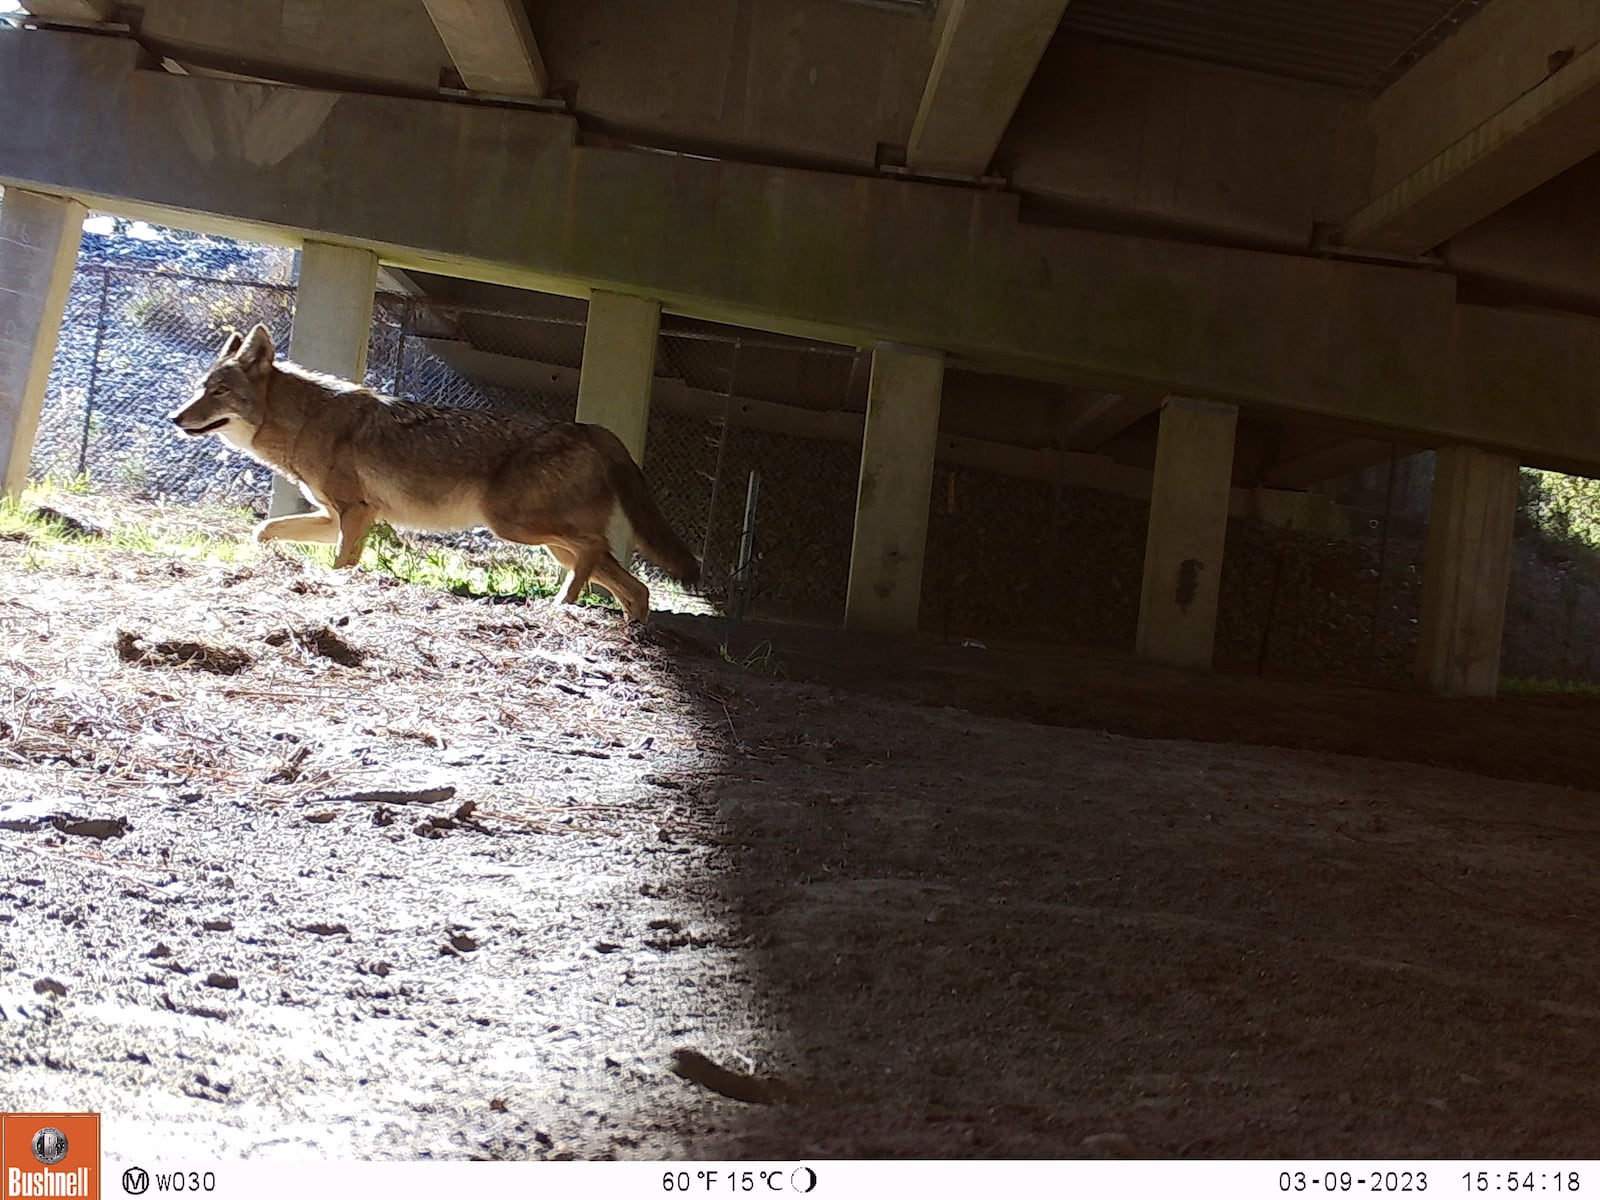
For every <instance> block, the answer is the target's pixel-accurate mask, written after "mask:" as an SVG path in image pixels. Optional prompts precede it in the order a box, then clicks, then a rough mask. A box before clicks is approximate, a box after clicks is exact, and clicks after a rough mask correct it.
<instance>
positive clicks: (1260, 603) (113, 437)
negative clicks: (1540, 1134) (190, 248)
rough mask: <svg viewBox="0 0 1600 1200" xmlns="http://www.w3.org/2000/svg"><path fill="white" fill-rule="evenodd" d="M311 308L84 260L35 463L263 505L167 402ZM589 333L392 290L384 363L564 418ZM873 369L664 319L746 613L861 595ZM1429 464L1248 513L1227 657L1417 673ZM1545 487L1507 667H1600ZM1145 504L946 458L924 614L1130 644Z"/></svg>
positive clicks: (380, 366) (680, 494)
mask: <svg viewBox="0 0 1600 1200" xmlns="http://www.w3.org/2000/svg"><path fill="white" fill-rule="evenodd" d="M100 250H101V251H102V252H103V251H104V247H103V246H102V247H100ZM234 269H238V270H244V269H248V263H246V264H244V265H239V266H236V268H234ZM283 274H284V275H286V272H284V273H283ZM293 312H294V291H293V288H292V287H291V286H290V285H289V284H288V283H287V282H284V281H283V279H282V278H273V279H268V280H261V279H249V278H232V277H228V276H227V275H223V274H203V273H197V272H192V271H182V270H173V269H171V268H170V267H163V266H160V265H151V264H150V263H115V262H106V261H85V262H84V263H82V265H81V266H80V269H79V271H78V273H77V276H76V278H75V280H74V283H73V286H72V292H71V296H70V299H69V308H68V315H67V320H66V321H65V322H64V325H63V329H62V334H61V340H60V347H59V350H58V352H57V356H56V361H55V365H54V371H53V373H52V376H51V382H50V387H49V392H48V395H47V401H46V405H45V410H44V414H43V419H42V423H41V428H40V433H39V438H38V442H37V444H36V447H35V451H34V457H33V464H32V465H33V471H34V473H35V475H36V476H42V475H45V474H47V473H48V474H52V475H55V476H56V477H58V478H62V477H70V476H75V475H80V474H83V473H87V474H88V475H89V476H90V479H91V481H92V484H93V486H95V487H96V488H99V489H104V490H117V491H125V492H142V493H145V494H148V495H151V496H159V497H165V498H174V499H179V500H184V501H199V500H213V501H223V502H229V503H237V504H254V505H256V506H257V507H259V506H260V505H261V504H262V503H263V502H264V498H265V496H266V492H267V487H268V475H267V472H266V470H265V469H264V468H262V467H261V466H260V465H259V464H256V463H254V462H252V461H251V460H250V459H248V458H246V457H245V456H243V455H240V454H238V453H237V452H235V451H233V450H232V449H230V448H228V447H226V446H223V445H221V444H219V443H218V442H217V441H216V440H215V439H210V438H203V439H184V438H181V437H179V436H177V435H176V434H175V433H174V432H173V431H172V430H171V428H170V426H169V425H168V424H167V422H166V421H165V419H164V417H165V414H166V413H167V412H168V411H170V410H171V409H172V408H173V407H175V406H176V405H178V404H180V403H182V402H183V401H184V400H185V399H186V398H187V396H188V394H189V392H190V389H191V388H192V386H193V383H194V381H195V380H196V379H197V378H198V377H199V376H200V374H201V373H202V372H203V371H204V370H205V368H206V367H207V365H208V364H209V363H210V361H211V359H212V356H213V355H214V354H215V351H216V349H217V347H218V346H219V345H220V343H221V342H222V340H223V338H224V337H225V335H226V334H227V333H228V332H229V331H232V330H246V329H248V328H249V327H250V326H251V325H253V324H255V323H257V322H261V323H264V324H266V325H267V326H268V328H269V329H271V331H272V333H273V336H274V338H275V340H277V341H278V343H279V344H280V346H287V344H288V337H289V331H290V327H291V324H292V319H293ZM583 337H584V319H583V309H582V306H581V304H578V303H577V302H573V301H563V302H559V303H556V302H550V303H547V304H543V305H542V306H541V307H538V308H536V309H535V310H534V311H510V310H505V311H502V310H496V309H491V308H483V307H468V306H459V305H450V304H441V303H437V302H433V301H430V300H425V299H421V298H418V297H415V296H411V295H401V294H393V293H383V294H380V295H379V296H378V298H377V301H376V305H375V313H374V320H373V327H372V337H371V343H370V347H369V354H368V369H367V382H368V384H369V385H371V386H373V387H375V388H377V389H379V390H381V391H384V392H388V393H391V394H395V395H400V396H404V397H407V398H409V399H415V400H421V401H424V402H427V403H433V404H440V405H447V406H468V407H486V408H497V409H504V410H507V411H516V412H525V413H529V412H531V413H536V414H538V415H540V416H544V417H547V418H550V419H560V420H569V419H571V418H572V417H573V415H574V414H575V412H576V407H577V395H578V376H579V367H580V365H581V362H582V354H583ZM869 366H870V363H869V360H868V358H867V357H866V356H865V355H863V354H861V353H858V352H856V351H854V350H851V349H847V348H842V347H833V346H826V345H821V344H817V343H808V342H801V341H798V340H791V339H775V338H771V337H765V336H761V335H753V334H741V333H738V332H735V331H731V330H723V329H719V328H717V327H714V326H705V325H700V324H697V323H692V322H682V321H672V320H669V321H667V322H665V323H664V325H663V328H662V332H661V336H660V341H659V345H658V352H657V358H656V383H655V389H654V396H653V401H652V408H651V416H650V425H649V430H648V436H647V442H646V450H645V458H644V464H643V465H644V469H645V474H646V476H647V478H648V480H649V482H650V485H651V490H652V492H653V493H654V494H655V496H656V497H657V498H658V501H659V503H660V504H661V506H662V509H663V511H664V512H665V514H666V515H667V517H668V519H669V520H670V521H671V522H672V524H673V526H674V527H675V528H676V529H677V530H678V531H679V532H680V534H681V535H682V536H683V537H684V540H685V541H686V542H688V544H689V545H690V546H691V547H692V548H694V549H695V551H696V552H697V553H699V554H700V555H701V556H702V557H703V559H704V575H705V580H706V588H707V591H708V592H709V593H710V594H711V595H712V596H713V597H714V598H717V599H721V600H722V601H724V602H725V603H726V605H727V607H728V608H729V609H730V610H731V611H734V612H736V613H742V612H746V611H748V612H750V613H752V614H754V615H767V616H780V617H803V618H814V619H823V620H830V619H836V618H837V617H838V615H839V614H840V613H841V612H842V610H843V605H844V598H845V591H846V586H847V581H848V576H849V564H850V544H851V534H852V526H853V520H854V508H855V496H856V488H857V481H858V474H859V463H860V438H861V429H862V422H863V413H864V408H865V395H866V378H867V373H868V369H869ZM1430 480H1431V463H1430V461H1429V459H1428V457H1427V456H1422V457H1401V456H1398V455H1397V456H1396V457H1394V458H1392V459H1391V461H1390V462H1388V463H1387V464H1380V465H1379V466H1377V467H1374V468H1372V469H1371V470H1369V471H1367V472H1365V473H1364V474H1363V475H1361V476H1358V477H1351V478H1350V479H1348V480H1346V481H1345V482H1344V483H1343V484H1342V485H1341V487H1340V489H1339V492H1338V495H1337V496H1336V499H1337V500H1338V501H1339V502H1340V504H1341V506H1342V507H1340V508H1339V510H1338V511H1339V513H1340V514H1341V516H1342V519H1343V528H1332V527H1323V528H1314V529H1307V528H1300V529H1293V528H1284V527H1283V526H1282V525H1281V524H1268V523H1264V522H1262V521H1257V520H1250V519H1244V518H1235V519H1233V520H1231V521H1230V522H1229V529H1228V539H1227V549H1226V556H1225V560H1224V564H1223V568H1222V576H1221V606H1220V614H1219V623H1218V632H1217V658H1218V661H1219V663H1221V664H1222V665H1225V666H1228V667H1231V668H1234V669H1239V670H1250V671H1258V672H1263V673H1272V674H1283V673H1292V674H1300V675H1318V676H1337V677H1345V678H1358V679H1372V680H1388V681H1396V682H1399V681H1404V680H1406V679H1408V678H1409V676H1410V673H1411V669H1412V662H1413V659H1414V654H1415V642H1416V633H1417V626H1418V620H1419V618H1420V612H1419V608H1420V596H1421V581H1422V565H1423V564H1422V557H1423V550H1424V545H1425V539H1426V520H1427V493H1428V484H1429V482H1430ZM1552 495H1553V493H1550V492H1549V490H1548V489H1546V490H1545V491H1543V492H1541V491H1538V490H1537V489H1535V491H1533V492H1530V493H1529V494H1528V495H1526V496H1525V497H1524V504H1523V508H1522V518H1521V520H1520V521H1519V527H1518V537H1517V543H1516V550H1515V560H1514V563H1513V573H1512V588H1511V596H1510V603H1509V605H1508V614H1507V626H1506V641H1505V646H1506V652H1505V669H1506V673H1507V674H1511V675H1521V676H1544V677H1551V678H1557V679H1562V680H1569V681H1570V680H1586V679H1590V678H1594V677H1596V675H1597V673H1600V662H1597V661H1596V658H1597V646H1600V560H1597V559H1596V557H1595V555H1594V553H1593V552H1592V551H1591V550H1589V549H1587V548H1586V547H1587V546H1588V544H1589V543H1587V542H1585V540H1584V538H1583V537H1580V536H1578V535H1577V533H1573V532H1572V531H1571V530H1570V529H1569V530H1568V531H1567V534H1565V535H1563V536H1552V535H1551V530H1552V529H1553V528H1555V526H1554V525H1553V524H1552V520H1553V518H1552V517H1551V512H1553V511H1555V510H1554V509H1553V508H1552V505H1553V504H1554V503H1555V501H1554V500H1553V499H1552ZM1563 503H1564V504H1566V505H1567V506H1568V508H1570V507H1571V506H1572V504H1574V503H1576V501H1573V500H1572V499H1571V498H1570V497H1568V498H1567V499H1566V500H1564V501H1563ZM1561 511H1563V512H1564V511H1567V510H1566V509H1563V510H1561ZM1147 521H1148V504H1147V503H1146V502H1145V501H1144V500H1142V499H1138V498H1132V497H1128V496H1123V495H1119V494H1115V493H1111V492H1104V491H1095V490H1088V489H1084V488H1078V487H1071V486H1067V485H1066V484H1065V483H1064V482H1061V481H1054V482H1053V481H1051V480H1049V479H1047V478H1019V477H1016V476H1012V475H1009V474H1003V473H999V472H997V471H992V470H984V469H979V468H977V467H974V466H970V465H965V464H964V463H961V462H958V461H952V460H949V459H945V458H941V460H940V461H939V462H938V463H937V464H936V467H935V472H934V479H933V489H932V496H931V501H930V509H929V522H928V542H927V553H926V559H925V568H924V579H923V617H924V626H925V628H926V629H927V630H929V631H931V632H936V633H939V634H942V635H943V636H945V637H946V638H948V639H951V640H966V639H986V638H987V639H991V640H992V639H996V638H1016V639H1029V638H1046V639H1050V640H1055V641H1062V642H1069V643H1077V644H1085V645H1102V646H1109V647H1119V648H1126V647H1127V646H1129V645H1131V644H1132V641H1133V638H1134V631H1135V629H1136V628H1137V622H1138V604H1139V591H1140V586H1141V574H1142V563H1143V556H1144V542H1145V532H1146V525H1147ZM1557 524H1559V522H1557ZM1559 532H1560V530H1557V533H1559Z"/></svg>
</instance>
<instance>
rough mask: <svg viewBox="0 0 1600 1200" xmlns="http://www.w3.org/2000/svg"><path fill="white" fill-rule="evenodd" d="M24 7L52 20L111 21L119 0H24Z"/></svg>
mask: <svg viewBox="0 0 1600 1200" xmlns="http://www.w3.org/2000/svg"><path fill="white" fill-rule="evenodd" d="M22 7H23V8H24V9H25V10H26V11H28V12H30V13H32V14H33V15H34V16H36V17H43V18H45V19H46V20H50V21H94V22H96V23H100V22H104V21H109V20H111V18H112V17H113V16H114V15H115V14H116V11H117V0H22Z"/></svg>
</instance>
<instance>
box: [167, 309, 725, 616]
mask: <svg viewBox="0 0 1600 1200" xmlns="http://www.w3.org/2000/svg"><path fill="white" fill-rule="evenodd" d="M171 419H172V421H173V422H174V423H175V424H176V425H177V426H178V428H179V429H181V430H183V431H184V432H185V433H187V434H189V435H191V436H200V435H202V434H206V433H215V434H217V435H218V436H219V437H221V438H223V439H224V440H225V441H227V442H229V443H230V444H232V445H234V446H236V447H238V448H239V449H241V450H243V451H245V452H246V453H248V454H250V455H252V456H253V457H255V458H257V459H259V460H260V461H261V462H264V463H266V464H267V465H268V466H269V467H272V468H273V469H274V470H276V471H279V472H281V473H282V474H284V475H287V476H288V477H289V478H291V479H293V480H295V481H296V482H297V483H299V484H300V485H301V486H302V487H303V488H304V489H305V491H306V493H307V494H308V495H309V496H310V497H311V499H312V500H313V502H315V504H316V505H317V510H316V511H314V512H310V513H302V514H297V515H294V516H287V517H275V518H273V519H272V520H269V521H264V522H262V524H261V525H259V526H258V527H257V528H256V539H257V540H258V541H262V542H266V541H272V540H273V539H284V540H287V541H294V542H330V543H332V544H334V545H336V546H338V552H337V554H336V555H335V557H334V565H335V566H336V567H350V566H354V565H355V563H356V561H357V560H358V559H359V558H360V557H361V546H362V542H363V539H364V538H365V537H366V533H367V530H368V529H369V528H370V527H371V525H372V523H373V522H374V521H388V522H389V523H390V524H392V525H395V526H397V527H400V528H403V529H420V530H433V531H437V532H446V531H451V530H457V529H467V528H470V527H473V526H477V525H485V526H487V527H488V528H489V529H490V530H492V531H493V532H494V533H495V534H496V535H498V536H499V537H503V538H505V539H507V540H508V541H513V542H525V543H527V544H528V545H533V546H548V547H549V549H550V551H551V553H552V554H554V555H555V557H556V560H557V561H558V562H560V563H561V565H562V566H564V567H565V568H566V569H567V570H568V571H569V572H570V574H569V575H568V578H567V580H566V586H565V587H564V588H563V589H562V592H561V596H560V600H561V602H562V603H565V604H570V603H572V602H574V601H575V600H577V598H578V596H579V595H580V594H581V593H582V592H583V589H584V587H585V586H586V585H587V584H588V583H589V581H590V579H591V578H592V579H594V581H595V582H597V583H599V584H601V585H602V586H604V587H605V588H606V589H607V590H608V591H610V592H611V593H612V594H613V595H615V596H616V598H617V599H618V601H619V602H621V604H622V609H623V612H624V613H626V614H627V618H628V619H629V620H630V621H642V620H644V619H645V618H646V616H648V615H649V611H650V592H649V589H648V588H646V587H645V585H644V584H643V583H641V582H640V581H639V580H638V579H637V578H636V577H635V576H634V575H633V574H632V573H630V572H629V571H628V570H627V569H626V568H625V567H623V565H622V564H621V563H619V562H618V561H617V560H616V559H615V558H614V557H612V554H611V551H610V548H609V546H608V544H607V541H606V530H607V527H608V525H609V523H610V521H611V517H612V514H613V513H614V512H616V511H617V510H618V509H620V510H621V511H622V513H623V515H624V516H625V517H626V518H627V520H628V522H629V524H630V525H631V526H632V527H633V533H634V538H635V540H636V541H637V542H638V545H639V549H640V550H641V552H642V553H643V554H644V556H645V557H646V558H648V559H650V561H651V562H654V563H656V564H657V565H658V566H660V567H662V568H663V569H665V570H666V571H667V572H668V573H669V574H671V575H672V576H673V577H674V578H676V579H678V580H680V581H681V582H683V583H685V584H688V585H691V586H692V585H693V584H694V583H695V582H696V580H697V579H698V578H699V574H700V564H699V562H697V561H696V559H695V557H694V555H693V554H692V553H691V552H690V550H689V548H688V547H687V546H685V545H684V544H683V542H682V540H681V539H680V538H679V537H678V535H677V534H676V533H674V532H673V530H672V527H671V526H670V525H668V524H667V521H666V519H665V518H664V517H663V516H662V515H661V512H660V510H659V509H657V508H656V506H655V503H654V501H652V500H651V498H650V493H649V491H648V490H647V489H646V487H645V482H644V475H643V474H642V473H641V472H640V470H639V467H638V465H637V464H636V463H635V462H634V461H633V458H632V457H631V456H630V455H629V454H628V451H627V448H626V447H625V446H623V444H622V443H621V442H620V441H618V440H617V438H616V436H615V435H614V434H613V433H611V431H610V430H608V429H605V428H602V427H601V426H599V425H580V424H577V423H575V422H570V421H545V420H542V419H540V418H537V417H528V416H507V415H504V414H497V413H485V412H474V411H468V410H463V409H446V408H434V407H431V406H429V405H426V404H414V403H412V402H410V401H405V400H396V399H394V398H392V397H389V396H380V395H378V394H377V393H376V392H372V391H370V390H368V389H367V388H363V387H358V386H357V385H355V384H353V383H347V382H345V381H343V380H340V379H334V378H331V377H329V376H324V375H318V374H316V373H314V372H311V371H307V370H306V369H305V368H303V367H299V366H296V365H295V364H294V363H289V362H274V361H273V345H272V337H271V335H270V334H269V333H268V332H267V330H266V329H265V328H264V327H263V326H260V325H257V326H256V327H255V328H254V329H252V330H251V331H250V336H249V337H248V338H241V337H240V336H239V335H238V334H234V335H233V336H231V337H230V338H229V339H228V341H227V342H226V343H225V344H224V345H223V347H222V352H221V354H219V355H218V357H217V361H216V362H215V363H213V364H212V366H211V369H210V370H209V371H207V372H206V374H205V376H204V378H202V379H201V381H200V384H199V387H198V388H197V390H196V392H195V396H194V399H192V400H191V401H190V402H189V403H188V404H186V405H185V406H184V407H182V408H180V409H178V410H177V411H176V412H174V413H173V414H171Z"/></svg>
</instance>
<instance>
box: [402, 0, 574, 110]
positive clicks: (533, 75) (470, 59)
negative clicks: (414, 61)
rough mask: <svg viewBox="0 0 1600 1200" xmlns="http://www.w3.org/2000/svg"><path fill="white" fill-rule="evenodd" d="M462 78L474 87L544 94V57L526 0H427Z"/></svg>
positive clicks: (547, 88) (547, 78)
mask: <svg viewBox="0 0 1600 1200" xmlns="http://www.w3.org/2000/svg"><path fill="white" fill-rule="evenodd" d="M422 3H423V4H424V5H425V6H426V7H427V10H428V16H430V17H431V18H433V24H434V27H435V28H436V29H438V31H439V37H440V39H441V40H442V41H443V42H444V44H445V48H446V49H447V50H449V51H450V59H451V61H452V62H454V63H455V65H456V70H457V71H458V72H459V73H460V75H461V78H462V80H463V81H464V82H465V83H466V85H467V87H468V88H469V89H470V90H471V91H474V92H492V93H497V94H499V95H502V96H528V97H532V98H533V99H541V98H543V97H544V96H545V95H547V94H548V93H549V91H550V76H549V74H548V72H546V71H545V68H544V58H543V56H542V55H541V54H540V53H539V46H538V43H536V42H535V41H534V40H533V29H532V27H530V26H529V24H528V12H527V10H526V9H525V8H524V7H523V5H522V0H422Z"/></svg>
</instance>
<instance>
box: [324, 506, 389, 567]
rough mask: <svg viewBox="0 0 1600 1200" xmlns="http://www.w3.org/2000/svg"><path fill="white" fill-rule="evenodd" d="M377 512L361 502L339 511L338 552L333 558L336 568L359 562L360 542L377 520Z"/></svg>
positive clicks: (351, 565)
mask: <svg viewBox="0 0 1600 1200" xmlns="http://www.w3.org/2000/svg"><path fill="white" fill-rule="evenodd" d="M377 516H378V510H377V509H376V508H374V507H373V506H372V505H370V504H368V503H366V502H365V501H361V502H360V503H357V504H352V505H350V506H349V507H348V508H341V509H340V510H339V552H338V553H337V554H335V555H334V556H333V565H334V566H335V567H336V568H339V569H341V570H342V569H343V568H345V567H353V566H355V565H356V563H358V562H360V561H361V542H362V539H363V538H365V537H366V536H367V530H368V529H370V528H372V522H373V521H374V520H376V519H377Z"/></svg>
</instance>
